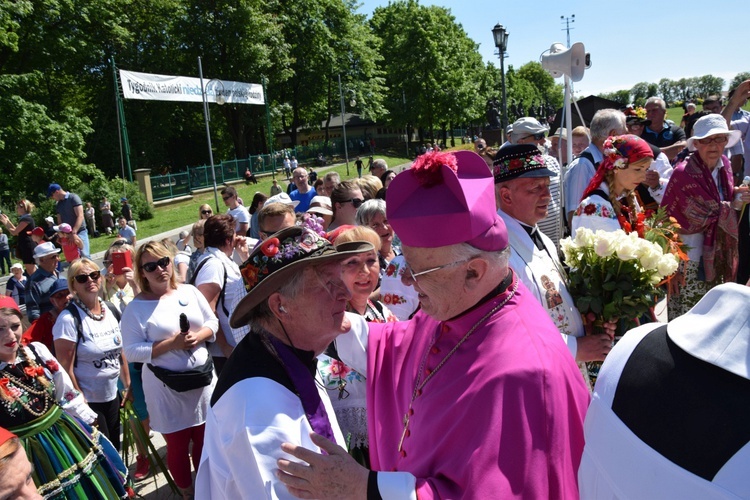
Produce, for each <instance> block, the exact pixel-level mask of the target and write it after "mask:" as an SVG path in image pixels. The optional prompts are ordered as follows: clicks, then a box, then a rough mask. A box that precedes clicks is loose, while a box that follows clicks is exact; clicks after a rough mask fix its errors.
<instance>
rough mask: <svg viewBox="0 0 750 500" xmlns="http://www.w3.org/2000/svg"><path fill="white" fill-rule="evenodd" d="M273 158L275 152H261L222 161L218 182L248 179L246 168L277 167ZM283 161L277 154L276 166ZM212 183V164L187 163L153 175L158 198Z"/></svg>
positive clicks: (254, 170) (261, 170)
mask: <svg viewBox="0 0 750 500" xmlns="http://www.w3.org/2000/svg"><path fill="white" fill-rule="evenodd" d="M272 160H273V158H272V157H271V155H257V156H251V157H249V158H247V159H245V160H227V161H222V162H221V163H219V164H216V165H214V170H215V172H216V184H224V183H225V182H231V181H236V180H241V179H244V178H245V170H246V169H250V171H251V172H252V173H253V174H258V173H266V172H271V171H272V170H273V169H274V162H273V161H272ZM281 161H282V160H281V159H278V158H277V161H276V165H275V168H276V169H279V168H281ZM212 186H213V178H212V176H211V166H210V165H201V166H199V167H187V168H186V171H185V172H177V173H168V174H166V175H152V176H151V193H152V195H153V197H154V201H159V200H168V199H170V198H177V197H179V196H185V195H188V194H190V193H192V192H193V191H197V190H199V189H203V188H208V187H212Z"/></svg>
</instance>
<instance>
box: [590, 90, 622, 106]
mask: <svg viewBox="0 0 750 500" xmlns="http://www.w3.org/2000/svg"><path fill="white" fill-rule="evenodd" d="M598 95H599V97H601V98H603V99H609V100H610V101H615V102H616V103H618V104H620V105H621V106H627V105H628V104H630V91H629V90H617V91H615V92H604V93H601V94H598Z"/></svg>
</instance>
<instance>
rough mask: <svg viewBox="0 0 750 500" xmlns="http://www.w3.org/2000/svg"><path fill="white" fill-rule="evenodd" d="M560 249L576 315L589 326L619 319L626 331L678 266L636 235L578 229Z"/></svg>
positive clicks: (657, 294)
mask: <svg viewBox="0 0 750 500" xmlns="http://www.w3.org/2000/svg"><path fill="white" fill-rule="evenodd" d="M560 248H561V249H562V251H563V254H565V261H566V262H567V264H568V265H569V266H570V268H571V269H570V275H569V287H568V288H569V290H570V293H571V294H572V296H573V297H574V298H575V302H576V307H577V308H578V310H579V311H580V313H581V314H583V315H584V316H585V317H587V318H588V319H589V320H590V321H592V322H593V320H594V319H596V320H600V321H609V320H612V319H615V318H619V319H620V320H621V321H623V322H624V323H625V326H626V327H628V328H629V327H632V326H634V325H635V320H636V318H638V317H640V316H641V315H642V314H643V313H645V312H647V311H649V309H650V308H651V307H653V305H654V304H655V303H656V301H657V300H658V299H659V298H660V296H661V295H662V292H660V290H659V288H658V285H659V284H660V283H661V282H662V281H663V280H664V279H665V278H666V277H668V276H671V275H672V274H673V273H674V272H675V271H676V270H677V265H678V258H677V257H676V256H675V255H674V254H672V253H671V252H669V251H668V250H665V249H663V248H662V247H661V246H660V245H658V244H656V243H652V242H651V241H648V240H646V239H643V238H639V237H638V234H637V233H636V232H632V233H630V234H626V233H625V231H622V230H617V231H601V230H599V231H596V232H593V231H591V230H590V229H587V228H579V229H578V230H577V231H576V234H575V237H574V238H573V237H568V238H565V239H563V240H562V241H561V242H560Z"/></svg>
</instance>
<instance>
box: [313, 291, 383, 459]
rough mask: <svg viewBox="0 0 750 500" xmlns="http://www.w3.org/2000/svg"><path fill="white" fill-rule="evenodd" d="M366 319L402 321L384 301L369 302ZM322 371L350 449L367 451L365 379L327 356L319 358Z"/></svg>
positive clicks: (322, 376) (322, 355) (379, 321)
mask: <svg viewBox="0 0 750 500" xmlns="http://www.w3.org/2000/svg"><path fill="white" fill-rule="evenodd" d="M368 302H369V301H368ZM364 317H365V319H366V320H367V321H369V322H372V323H385V322H392V321H398V319H397V318H396V317H395V316H394V315H393V313H391V311H389V310H388V308H387V307H386V306H384V305H383V304H382V303H381V302H376V303H373V302H369V303H368V305H367V310H366V312H365V314H364ZM318 372H319V373H320V377H321V378H322V379H323V385H324V386H325V388H326V389H327V390H328V395H329V396H330V397H331V405H332V406H333V411H334V412H335V413H336V420H338V423H339V427H341V432H342V433H343V434H344V439H345V440H346V442H347V448H348V449H349V450H352V449H354V448H367V447H368V440H367V398H366V389H367V380H366V379H365V376H364V375H363V374H361V373H359V372H358V371H356V370H353V369H351V368H350V367H348V366H347V365H345V364H344V363H342V362H341V361H339V360H337V359H334V358H331V357H330V356H328V355H326V354H321V355H320V356H318Z"/></svg>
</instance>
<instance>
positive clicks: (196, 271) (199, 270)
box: [188, 255, 229, 318]
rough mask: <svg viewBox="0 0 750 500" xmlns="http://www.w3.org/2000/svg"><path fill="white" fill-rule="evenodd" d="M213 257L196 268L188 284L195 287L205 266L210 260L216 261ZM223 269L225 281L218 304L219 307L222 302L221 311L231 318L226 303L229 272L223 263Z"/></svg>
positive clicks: (206, 259) (217, 300)
mask: <svg viewBox="0 0 750 500" xmlns="http://www.w3.org/2000/svg"><path fill="white" fill-rule="evenodd" d="M215 258H216V257H214V256H213V255H209V256H208V257H206V258H205V259H203V260H202V261H200V263H199V264H198V267H196V268H195V271H193V275H192V276H191V277H190V281H188V284H190V285H193V286H195V280H196V279H198V275H199V274H200V272H201V269H202V268H203V265H204V264H205V263H206V262H207V261H208V259H215ZM221 267H222V268H224V281H223V282H222V284H221V291H220V292H219V298H217V299H216V304H217V305H218V304H219V302H221V310H222V311H224V314H225V315H226V317H227V318H228V317H229V310H228V309H227V305H226V304H225V303H224V289H225V288H226V287H227V270H226V268H225V267H224V263H223V262H222V263H221Z"/></svg>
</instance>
